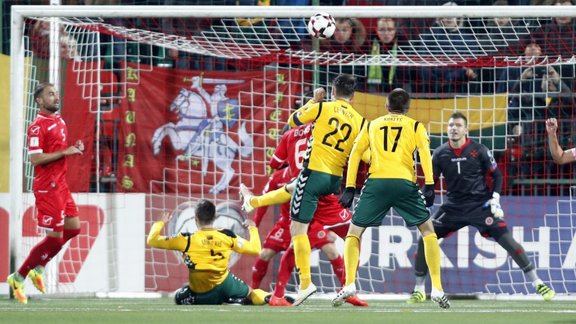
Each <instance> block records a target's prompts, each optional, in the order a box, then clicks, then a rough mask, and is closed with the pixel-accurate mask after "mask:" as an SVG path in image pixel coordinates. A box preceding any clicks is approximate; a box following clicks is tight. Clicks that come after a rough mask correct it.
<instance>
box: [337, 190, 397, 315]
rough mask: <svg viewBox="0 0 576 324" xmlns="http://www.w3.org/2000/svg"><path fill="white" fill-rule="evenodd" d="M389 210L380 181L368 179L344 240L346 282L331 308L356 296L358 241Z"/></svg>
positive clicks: (378, 222)
mask: <svg viewBox="0 0 576 324" xmlns="http://www.w3.org/2000/svg"><path fill="white" fill-rule="evenodd" d="M389 209H390V201H389V199H388V197H387V196H386V192H385V191H383V186H382V180H381V179H368V180H366V183H365V185H364V188H363V189H362V194H361V196H360V200H359V201H358V205H357V206H356V210H355V211H354V215H353V216H352V224H350V228H349V229H348V234H347V235H346V239H345V240H344V266H345V269H346V270H345V271H346V282H345V284H344V286H343V287H342V289H341V290H340V291H339V292H338V294H336V297H335V298H334V299H332V306H334V307H338V306H340V305H342V304H343V303H344V301H345V299H346V298H348V297H351V296H353V295H355V294H356V287H355V284H354V283H355V281H356V272H357V270H358V263H359V260H360V241H361V238H362V234H363V233H364V230H365V229H366V228H367V227H371V226H379V225H380V224H382V219H383V218H384V216H385V215H386V212H388V210H389Z"/></svg>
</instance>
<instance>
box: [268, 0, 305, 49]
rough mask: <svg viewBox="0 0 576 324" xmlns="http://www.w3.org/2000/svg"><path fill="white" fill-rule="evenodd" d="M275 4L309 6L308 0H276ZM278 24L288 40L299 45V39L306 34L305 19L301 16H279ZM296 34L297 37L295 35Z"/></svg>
mask: <svg viewBox="0 0 576 324" xmlns="http://www.w3.org/2000/svg"><path fill="white" fill-rule="evenodd" d="M274 5H276V6H309V5H310V0H276V1H275V3H274ZM278 25H279V26H280V29H281V30H282V33H283V34H284V37H286V38H287V40H288V41H290V42H293V43H294V44H295V45H299V43H300V40H302V39H305V38H306V35H308V31H307V30H306V21H305V20H303V19H302V18H279V19H278ZM296 36H297V37H296Z"/></svg>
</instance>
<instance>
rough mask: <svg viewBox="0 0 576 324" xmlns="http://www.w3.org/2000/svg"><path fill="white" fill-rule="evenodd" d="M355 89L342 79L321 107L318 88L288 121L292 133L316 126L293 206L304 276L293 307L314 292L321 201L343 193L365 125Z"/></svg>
mask: <svg viewBox="0 0 576 324" xmlns="http://www.w3.org/2000/svg"><path fill="white" fill-rule="evenodd" d="M355 88H356V80H355V79H354V77H353V76H351V75H347V74H341V75H339V76H338V77H336V78H335V79H334V81H333V82H332V97H333V98H334V100H333V101H331V102H323V100H324V97H325V94H326V91H325V90H324V89H323V88H318V89H316V90H315V91H314V98H313V99H312V100H310V101H309V102H308V103H307V104H306V105H305V106H303V107H302V108H300V109H298V110H297V111H295V112H294V113H293V114H292V115H290V118H289V119H288V124H289V125H290V126H291V127H297V126H300V125H304V124H306V123H309V122H312V123H313V129H312V136H311V138H310V140H309V141H308V149H307V151H306V154H305V157H304V164H303V168H302V171H300V174H299V175H298V178H297V180H296V186H295V189H294V191H293V193H292V199H291V202H290V217H291V219H292V224H291V225H290V233H291V235H292V242H293V244H294V256H295V260H296V267H297V268H298V272H299V276H300V287H299V289H298V295H297V297H296V300H295V301H294V306H297V305H300V304H301V303H302V302H303V301H305V300H306V299H307V298H308V297H310V295H312V294H314V293H315V292H316V286H315V285H314V284H313V283H312V280H311V275H310V254H311V248H310V241H309V240H308V235H307V232H308V225H309V224H310V222H311V221H312V217H313V215H314V212H315V211H316V208H317V203H318V199H319V198H320V196H325V195H329V194H333V193H339V191H340V183H341V181H342V173H343V170H344V166H345V165H346V162H347V160H348V155H349V154H350V151H351V150H352V145H353V144H354V139H355V138H356V136H357V135H358V134H359V133H360V130H361V129H362V127H363V126H364V123H365V119H364V118H363V117H362V116H361V115H360V114H359V113H358V112H357V111H356V110H354V108H353V107H352V105H351V101H352V98H353V97H354V91H355Z"/></svg>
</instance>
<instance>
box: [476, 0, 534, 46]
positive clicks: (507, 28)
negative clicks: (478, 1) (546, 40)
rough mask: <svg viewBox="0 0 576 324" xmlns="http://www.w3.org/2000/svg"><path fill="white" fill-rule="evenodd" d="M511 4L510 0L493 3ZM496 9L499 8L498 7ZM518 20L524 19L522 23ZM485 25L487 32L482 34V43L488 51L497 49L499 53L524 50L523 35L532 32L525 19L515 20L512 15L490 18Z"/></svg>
mask: <svg viewBox="0 0 576 324" xmlns="http://www.w3.org/2000/svg"><path fill="white" fill-rule="evenodd" d="M509 4H510V1H508V0H496V1H495V2H494V4H493V5H494V6H506V5H509ZM495 9H496V10H497V8H495ZM516 21H522V23H520V24H517V23H516ZM485 27H486V32H487V33H486V34H485V35H481V36H480V45H481V47H482V49H483V50H485V51H487V52H494V51H497V52H498V53H499V55H515V54H517V53H518V52H519V51H521V50H523V47H522V46H521V45H520V41H521V37H522V36H523V35H528V34H529V33H530V29H529V27H528V26H526V22H525V21H523V20H518V19H516V20H514V19H512V18H510V17H494V18H490V19H489V20H488V21H487V22H486V24H485ZM478 30H479V29H478ZM520 47H522V48H520Z"/></svg>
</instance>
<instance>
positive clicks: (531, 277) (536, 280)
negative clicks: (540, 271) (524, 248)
mask: <svg viewBox="0 0 576 324" xmlns="http://www.w3.org/2000/svg"><path fill="white" fill-rule="evenodd" d="M524 275H525V276H526V278H527V279H528V281H530V282H531V283H532V284H533V285H534V286H536V285H538V284H541V283H542V280H540V278H538V275H537V274H536V270H534V269H532V270H530V271H528V272H526V273H524Z"/></svg>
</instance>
